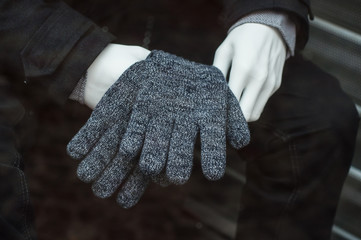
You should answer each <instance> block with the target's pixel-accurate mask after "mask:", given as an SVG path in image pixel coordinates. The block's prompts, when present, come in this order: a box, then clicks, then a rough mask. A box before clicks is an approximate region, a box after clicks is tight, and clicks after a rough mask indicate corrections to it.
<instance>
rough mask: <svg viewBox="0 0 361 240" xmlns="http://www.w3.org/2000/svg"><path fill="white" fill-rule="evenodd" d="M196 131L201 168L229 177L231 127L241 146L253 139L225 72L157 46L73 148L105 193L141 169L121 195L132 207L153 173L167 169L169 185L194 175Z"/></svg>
mask: <svg viewBox="0 0 361 240" xmlns="http://www.w3.org/2000/svg"><path fill="white" fill-rule="evenodd" d="M133 105H134V106H133ZM130 115H131V116H130ZM128 122H129V123H128ZM125 130H126V131H125ZM198 132H200V138H201V142H202V149H201V152H202V168H203V172H204V174H205V176H206V177H207V178H208V179H212V180H216V179H219V178H220V177H221V176H222V175H223V174H224V169H225V154H226V147H225V144H226V143H225V142H226V141H225V139H226V132H227V138H228V141H229V142H230V143H231V145H232V146H234V147H236V148H240V147H242V146H243V145H245V144H247V143H248V141H249V132H248V128H247V124H246V122H245V120H244V118H243V115H242V113H241V110H240V108H239V104H238V101H237V100H236V99H235V97H234V96H233V94H232V93H231V91H230V90H229V88H228V86H227V84H226V82H225V80H224V78H223V76H222V74H221V72H220V71H218V70H217V69H216V68H214V67H211V66H206V65H201V64H196V63H193V62H189V61H187V60H184V59H182V58H179V57H176V56H173V55H170V54H167V53H164V52H161V51H153V52H152V53H151V54H150V55H149V57H148V58H147V59H146V60H145V61H141V62H138V63H136V64H134V65H133V66H131V67H130V68H129V69H128V70H127V71H126V72H125V73H124V74H123V75H122V76H121V77H120V78H119V80H118V81H117V82H116V83H115V84H114V85H113V86H112V87H111V88H110V89H109V90H108V91H107V93H106V94H105V95H104V96H103V98H102V99H101V101H100V102H99V104H98V105H97V106H96V108H95V109H94V111H93V113H92V115H91V117H90V118H89V120H88V122H87V123H86V124H85V125H84V126H83V127H82V129H81V130H80V131H79V132H78V134H77V135H76V136H75V137H74V138H73V139H72V140H71V142H70V143H69V145H68V153H69V155H70V156H72V157H73V158H76V159H83V160H82V162H81V163H80V164H79V167H78V171H77V173H78V176H79V178H80V179H81V180H83V181H85V182H92V181H94V180H96V181H95V183H94V184H93V187H92V188H93V191H94V193H95V194H96V195H97V196H99V197H108V196H110V195H111V194H112V193H113V192H114V191H115V190H116V189H117V188H118V187H119V185H121V183H123V182H124V180H125V179H126V177H127V175H128V174H129V172H130V171H132V170H133V169H134V168H135V169H134V170H133V172H132V174H131V175H130V177H129V178H128V179H127V180H126V182H125V183H124V185H123V186H122V187H121V190H120V192H119V194H118V198H117V200H118V202H119V203H120V204H121V205H122V206H123V207H130V206H132V205H134V204H135V203H136V202H137V201H138V200H139V198H140V197H141V195H142V194H143V192H144V190H145V187H146V185H147V184H148V182H149V177H148V175H150V176H153V177H159V175H158V174H159V173H160V172H161V171H162V169H164V168H166V169H165V172H166V178H167V179H169V180H170V181H171V182H174V183H177V184H181V183H184V182H185V181H186V180H188V178H189V176H190V173H191V169H192V161H193V147H194V141H195V138H196V135H197V133H198ZM142 148H143V150H142ZM141 150H142V152H141ZM139 155H140V162H139V165H138V161H136V160H137V159H139ZM139 167H140V169H139ZM140 170H141V171H140ZM143 173H145V175H144V174H143ZM162 179H164V177H163V178H162Z"/></svg>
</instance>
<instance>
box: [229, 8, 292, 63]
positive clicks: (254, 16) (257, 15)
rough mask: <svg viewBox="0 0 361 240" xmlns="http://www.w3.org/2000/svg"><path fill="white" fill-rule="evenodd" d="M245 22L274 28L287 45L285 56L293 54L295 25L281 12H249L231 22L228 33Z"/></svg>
mask: <svg viewBox="0 0 361 240" xmlns="http://www.w3.org/2000/svg"><path fill="white" fill-rule="evenodd" d="M245 23H261V24H265V25H267V26H270V27H273V28H276V29H277V30H278V31H279V33H280V34H281V36H282V37H283V40H284V41H285V43H286V45H287V58H288V57H290V56H293V55H294V53H295V48H296V25H295V24H294V23H293V22H292V21H291V20H290V19H289V17H288V16H287V14H285V13H282V12H276V11H270V10H264V11H258V12H254V13H251V14H249V15H247V16H245V17H243V18H241V19H240V20H238V21H237V22H236V23H235V24H233V25H232V26H231V27H230V29H229V30H228V33H229V32H231V31H232V30H233V29H234V28H236V27H238V26H240V25H242V24H245Z"/></svg>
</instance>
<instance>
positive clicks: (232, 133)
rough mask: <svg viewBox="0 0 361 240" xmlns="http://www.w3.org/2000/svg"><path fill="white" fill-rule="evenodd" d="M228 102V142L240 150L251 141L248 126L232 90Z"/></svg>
mask: <svg viewBox="0 0 361 240" xmlns="http://www.w3.org/2000/svg"><path fill="white" fill-rule="evenodd" d="M227 100H228V104H227V141H228V142H229V143H230V144H231V146H232V147H234V148H236V149H240V148H241V147H243V146H245V145H247V144H248V143H249V141H250V133H249V129H248V124H247V121H246V119H245V118H244V116H243V113H242V110H241V108H240V106H239V103H238V101H237V99H236V97H235V96H234V95H233V93H232V91H231V90H230V89H229V90H228V92H227Z"/></svg>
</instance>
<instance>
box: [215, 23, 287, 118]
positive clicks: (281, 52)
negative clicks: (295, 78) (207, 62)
mask: <svg viewBox="0 0 361 240" xmlns="http://www.w3.org/2000/svg"><path fill="white" fill-rule="evenodd" d="M285 59H286V45H285V43H284V42H283V39H282V36H281V35H280V34H279V32H278V31H277V30H276V29H274V28H272V27H269V26H267V25H263V24H257V23H246V24H242V25H240V26H238V27H236V28H234V29H233V30H232V31H231V32H230V33H229V34H228V36H227V38H226V39H225V40H224V41H223V43H222V44H221V45H220V46H219V47H218V49H217V51H216V54H215V57H214V62H213V65H214V66H216V67H218V68H219V69H220V70H221V71H222V73H223V74H224V76H227V73H228V71H229V69H230V67H231V70H230V75H229V87H230V89H231V90H232V92H233V93H234V95H235V96H236V97H237V99H238V100H239V101H240V106H241V109H242V111H243V114H244V116H245V118H246V120H247V121H248V122H251V121H256V120H257V119H258V118H259V117H260V115H261V113H262V111H263V108H264V106H265V105H266V103H267V101H268V99H269V98H270V96H271V95H272V94H273V93H274V92H275V91H276V90H277V89H278V88H279V87H280V85H281V78H282V71H283V65H284V62H285Z"/></svg>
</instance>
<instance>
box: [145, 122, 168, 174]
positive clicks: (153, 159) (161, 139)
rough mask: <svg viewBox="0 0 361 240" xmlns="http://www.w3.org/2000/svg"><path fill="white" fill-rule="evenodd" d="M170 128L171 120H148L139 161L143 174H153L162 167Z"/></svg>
mask: <svg viewBox="0 0 361 240" xmlns="http://www.w3.org/2000/svg"><path fill="white" fill-rule="evenodd" d="M172 128H173V121H172V120H169V119H159V118H153V119H152V120H150V122H149V125H148V129H147V132H146V135H145V140H144V145H143V150H142V154H141V156H140V161H139V167H140V170H141V171H142V172H143V173H144V174H145V175H147V176H155V175H157V174H159V173H160V172H161V171H162V169H163V168H164V166H165V163H166V160H167V155H168V147H169V141H170V138H171V134H172Z"/></svg>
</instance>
